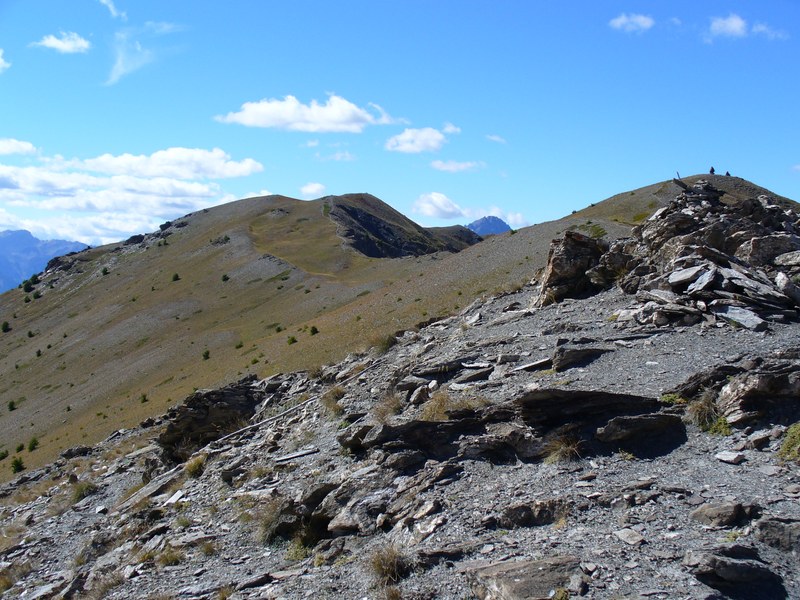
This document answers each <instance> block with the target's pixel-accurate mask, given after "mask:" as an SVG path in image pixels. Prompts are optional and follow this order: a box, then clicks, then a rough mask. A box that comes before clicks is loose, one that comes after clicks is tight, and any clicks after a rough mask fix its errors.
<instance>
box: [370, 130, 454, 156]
mask: <svg viewBox="0 0 800 600" xmlns="http://www.w3.org/2000/svg"><path fill="white" fill-rule="evenodd" d="M446 141H447V138H446V137H445V135H444V134H443V133H442V132H441V131H439V130H438V129H434V128H433V127H423V128H422V129H405V130H404V131H403V132H402V133H398V134H397V135H395V136H392V137H390V138H389V139H388V140H386V144H385V145H384V148H386V149H387V150H389V151H390V152H404V153H406V154H418V153H420V152H435V151H437V150H439V149H440V148H441V147H442V146H443V145H444V143H445V142H446Z"/></svg>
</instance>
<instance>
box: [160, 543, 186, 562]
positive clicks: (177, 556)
mask: <svg viewBox="0 0 800 600" xmlns="http://www.w3.org/2000/svg"><path fill="white" fill-rule="evenodd" d="M185 558H186V555H185V554H184V553H183V552H181V551H180V550H176V549H175V548H173V547H172V546H167V547H166V548H164V550H162V551H161V554H159V555H158V558H157V559H156V562H157V563H158V564H160V565H161V566H162V567H174V566H175V565H179V564H181V563H182V562H183V561H184V559H185Z"/></svg>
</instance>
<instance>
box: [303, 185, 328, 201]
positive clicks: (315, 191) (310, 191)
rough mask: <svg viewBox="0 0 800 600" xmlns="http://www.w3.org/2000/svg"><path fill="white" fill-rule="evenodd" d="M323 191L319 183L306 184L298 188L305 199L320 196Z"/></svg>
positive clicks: (323, 187) (322, 186)
mask: <svg viewBox="0 0 800 600" xmlns="http://www.w3.org/2000/svg"><path fill="white" fill-rule="evenodd" d="M324 191H325V186H324V185H322V184H321V183H314V182H311V183H307V184H305V185H304V186H303V187H301V188H300V193H301V194H303V196H305V197H307V198H311V197H317V196H321V195H322V192H324Z"/></svg>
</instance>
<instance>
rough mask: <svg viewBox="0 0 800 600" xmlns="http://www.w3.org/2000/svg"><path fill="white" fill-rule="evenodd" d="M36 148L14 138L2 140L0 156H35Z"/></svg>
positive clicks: (0, 140)
mask: <svg viewBox="0 0 800 600" xmlns="http://www.w3.org/2000/svg"><path fill="white" fill-rule="evenodd" d="M35 153H36V146H34V145H33V144H31V143H30V142H24V141H21V140H15V139H14V138H0V155H7V154H35Z"/></svg>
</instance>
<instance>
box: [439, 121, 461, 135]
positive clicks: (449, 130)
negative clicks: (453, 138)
mask: <svg viewBox="0 0 800 600" xmlns="http://www.w3.org/2000/svg"><path fill="white" fill-rule="evenodd" d="M442 132H443V133H446V134H448V135H451V134H453V133H461V128H460V127H456V126H455V125H453V124H452V123H445V124H444V127H442Z"/></svg>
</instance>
